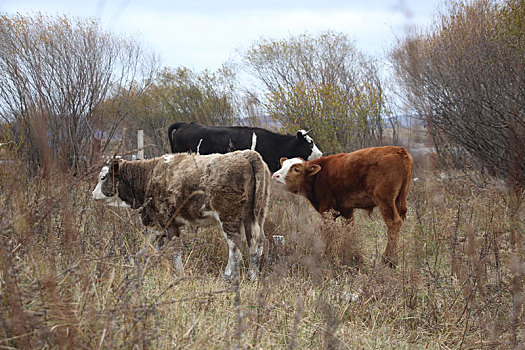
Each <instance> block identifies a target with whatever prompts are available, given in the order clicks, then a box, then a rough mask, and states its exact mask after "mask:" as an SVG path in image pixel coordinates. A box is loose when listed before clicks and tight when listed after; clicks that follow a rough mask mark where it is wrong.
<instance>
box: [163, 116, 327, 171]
mask: <svg viewBox="0 0 525 350" xmlns="http://www.w3.org/2000/svg"><path fill="white" fill-rule="evenodd" d="M168 138H169V141H170V145H171V152H173V153H182V152H195V153H197V154H202V155H205V154H212V153H228V152H233V151H237V150H244V149H251V150H255V151H257V152H258V153H259V154H260V155H261V156H262V158H263V160H264V161H265V162H266V164H267V165H268V168H269V169H270V171H271V172H274V171H277V170H278V169H279V168H280V159H281V157H288V158H290V157H301V158H304V159H307V160H311V159H316V158H319V157H321V156H322V153H321V152H320V151H319V149H318V148H317V146H316V145H315V143H314V141H313V140H312V138H311V137H310V136H308V133H307V132H306V131H304V130H299V131H298V132H297V134H296V135H281V134H276V133H273V132H271V131H269V130H266V129H262V128H253V127H245V126H208V125H200V124H197V123H174V124H172V125H170V127H169V129H168Z"/></svg>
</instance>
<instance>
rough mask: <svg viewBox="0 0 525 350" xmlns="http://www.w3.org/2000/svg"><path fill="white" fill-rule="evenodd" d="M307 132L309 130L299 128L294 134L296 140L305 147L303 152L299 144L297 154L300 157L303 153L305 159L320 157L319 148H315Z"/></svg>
mask: <svg viewBox="0 0 525 350" xmlns="http://www.w3.org/2000/svg"><path fill="white" fill-rule="evenodd" d="M309 133H310V131H305V130H299V131H298V132H297V135H296V137H297V140H298V141H299V142H300V143H301V144H304V145H305V146H304V147H306V149H305V152H304V153H303V151H302V146H301V151H300V153H299V154H300V155H301V157H302V156H303V155H304V157H305V158H306V159H307V160H312V159H317V158H321V157H322V155H323V153H322V152H321V151H320V150H319V148H317V146H316V145H315V142H314V140H313V139H312V138H311V137H310V135H308V134H309Z"/></svg>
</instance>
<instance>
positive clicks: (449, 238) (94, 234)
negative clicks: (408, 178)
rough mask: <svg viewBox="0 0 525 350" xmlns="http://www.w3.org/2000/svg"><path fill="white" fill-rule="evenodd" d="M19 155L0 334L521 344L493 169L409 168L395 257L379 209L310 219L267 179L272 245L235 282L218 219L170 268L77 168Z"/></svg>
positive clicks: (0, 277)
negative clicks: (39, 165) (392, 261)
mask: <svg viewBox="0 0 525 350" xmlns="http://www.w3.org/2000/svg"><path fill="white" fill-rule="evenodd" d="M20 169H23V165H22V164H18V163H16V162H14V163H10V164H8V166H5V165H2V166H1V167H0V188H1V189H0V203H1V206H0V234H1V235H2V238H1V239H0V242H1V244H0V295H1V303H0V325H1V326H0V348H6V349H10V348H56V347H61V348H62V347H64V348H68V347H69V348H90V349H91V348H108V349H111V348H155V349H158V348H169V349H172V348H180V349H186V348H208V349H224V348H257V349H292V348H296V349H315V348H326V349H392V348H402V349H404V348H406V349H408V348H421V349H423V348H425V349H448V348H453V349H480V348H481V349H483V348H486V349H493V348H501V349H510V348H515V349H518V348H523V346H525V339H524V332H525V327H524V326H523V324H524V316H525V314H524V310H523V301H524V294H523V275H524V273H525V265H524V264H523V232H524V228H525V226H524V225H525V218H524V217H525V215H524V211H525V207H524V205H523V204H522V202H521V201H522V199H523V198H516V197H513V194H510V193H509V192H508V191H507V190H506V189H505V187H503V186H501V185H498V184H497V183H495V184H489V185H487V186H485V187H484V188H480V187H479V186H475V185H472V183H471V182H470V181H469V179H468V178H467V177H466V176H464V175H461V174H458V175H456V174H454V173H447V174H446V175H447V176H446V177H443V178H442V177H441V176H436V175H435V174H434V173H433V172H432V171H428V170H427V169H421V168H419V169H416V176H417V177H418V178H419V180H418V181H417V182H414V183H413V184H412V187H411V190H410V193H409V198H408V200H409V212H408V217H407V220H406V221H405V223H404V225H403V228H402V236H401V241H400V250H401V251H400V263H399V266H398V268H397V269H396V270H392V269H390V268H387V267H384V266H383V265H382V264H381V259H380V254H381V252H382V250H383V249H384V246H385V244H386V234H385V227H384V224H383V222H382V220H381V218H380V216H379V214H378V213H377V211H374V213H373V214H372V216H371V218H369V217H368V215H367V214H366V212H362V213H361V212H358V215H356V225H355V227H349V225H348V224H347V223H345V222H343V221H341V220H340V219H338V220H337V221H336V222H333V223H331V224H329V225H324V226H323V225H322V219H321V218H320V216H319V215H318V214H317V213H316V212H315V211H314V210H313V209H312V208H311V207H310V206H309V205H308V203H307V202H306V201H305V200H304V199H303V198H300V197H297V196H294V195H291V194H287V193H282V192H280V191H279V190H278V189H277V188H272V190H273V192H272V199H271V208H270V210H269V216H268V218H267V223H266V226H265V231H266V234H267V235H268V236H269V237H272V236H273V235H282V236H283V237H284V244H281V243H279V242H280V241H279V240H277V241H276V243H275V244H274V246H273V247H272V251H271V252H270V254H269V257H268V261H267V263H266V264H265V266H264V271H263V278H261V280H260V281H259V282H258V283H256V284H255V283H251V282H249V281H247V279H243V280H242V281H241V283H240V285H238V286H236V285H230V284H227V283H225V282H224V281H223V279H222V274H221V271H222V270H223V268H224V266H225V265H224V264H226V261H227V246H226V244H225V242H224V240H223V238H222V236H221V235H220V231H219V229H199V230H195V229H191V228H190V229H185V231H184V233H183V240H184V253H183V262H184V265H185V274H184V275H178V274H177V273H176V271H175V269H174V265H173V261H172V256H171V254H170V248H169V246H168V247H167V248H166V249H164V250H162V251H161V252H156V251H154V250H153V249H152V248H150V249H146V251H147V254H145V255H141V256H138V255H137V253H138V252H139V251H140V250H141V249H143V248H147V247H148V246H149V241H148V239H147V235H146V234H145V233H146V232H145V229H144V227H143V226H142V224H141V223H140V220H139V218H137V217H136V215H135V213H133V212H132V211H128V210H127V209H115V208H109V207H104V206H101V205H98V203H94V202H93V201H92V200H91V198H90V196H91V191H92V189H93V187H94V182H93V181H92V180H91V179H90V178H88V177H87V176H86V177H84V178H82V177H69V176H68V175H65V174H64V173H61V172H58V171H57V172H54V171H51V172H50V173H49V174H48V175H47V176H46V177H43V176H37V177H32V178H28V177H25V176H23V175H22V174H23V172H22V171H20ZM487 183H490V182H489V181H487ZM327 242H330V243H331V244H330V246H329V247H330V248H329V249H327V246H326V243H327ZM245 272H246V267H243V273H245Z"/></svg>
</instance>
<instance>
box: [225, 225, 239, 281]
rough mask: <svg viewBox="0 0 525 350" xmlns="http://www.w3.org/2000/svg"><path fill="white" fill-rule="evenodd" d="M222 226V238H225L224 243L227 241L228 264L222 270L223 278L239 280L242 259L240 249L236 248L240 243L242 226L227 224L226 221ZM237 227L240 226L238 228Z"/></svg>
mask: <svg viewBox="0 0 525 350" xmlns="http://www.w3.org/2000/svg"><path fill="white" fill-rule="evenodd" d="M222 226H223V227H222V233H223V234H224V238H226V243H228V265H226V269H225V270H224V278H225V279H226V281H228V282H239V280H240V277H239V276H240V270H241V268H240V265H241V259H242V254H241V251H240V250H239V248H238V247H239V246H240V243H241V240H240V238H241V235H240V234H241V232H239V231H244V228H242V225H240V226H239V225H228V224H226V223H225V224H223V225H222ZM235 226H237V229H235V228H234V227H235ZM239 227H241V228H240V229H239ZM242 233H244V232H242Z"/></svg>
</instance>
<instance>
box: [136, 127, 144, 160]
mask: <svg viewBox="0 0 525 350" xmlns="http://www.w3.org/2000/svg"><path fill="white" fill-rule="evenodd" d="M137 148H138V149H139V151H138V152H137V159H144V130H139V131H138V133H137Z"/></svg>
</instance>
